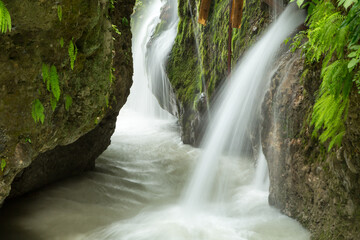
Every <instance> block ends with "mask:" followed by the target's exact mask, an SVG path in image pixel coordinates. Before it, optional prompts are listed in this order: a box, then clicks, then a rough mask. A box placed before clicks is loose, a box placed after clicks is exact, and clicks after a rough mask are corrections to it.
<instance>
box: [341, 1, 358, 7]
mask: <svg viewBox="0 0 360 240" xmlns="http://www.w3.org/2000/svg"><path fill="white" fill-rule="evenodd" d="M356 2H357V0H340V1H339V3H338V6H341V5H342V6H344V8H346V9H347V8H349V7H350V6H351V5H352V4H354V3H356Z"/></svg>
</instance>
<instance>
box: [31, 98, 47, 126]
mask: <svg viewBox="0 0 360 240" xmlns="http://www.w3.org/2000/svg"><path fill="white" fill-rule="evenodd" d="M44 110H45V109H44V106H43V105H42V103H41V102H40V100H39V99H35V100H34V101H33V104H32V110H31V115H32V117H33V119H34V121H35V122H41V123H44V120H45V115H44Z"/></svg>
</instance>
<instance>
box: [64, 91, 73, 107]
mask: <svg viewBox="0 0 360 240" xmlns="http://www.w3.org/2000/svg"><path fill="white" fill-rule="evenodd" d="M72 102H73V100H72V98H71V97H70V96H69V95H67V94H66V95H65V109H66V111H69V109H70V106H71V105H72Z"/></svg>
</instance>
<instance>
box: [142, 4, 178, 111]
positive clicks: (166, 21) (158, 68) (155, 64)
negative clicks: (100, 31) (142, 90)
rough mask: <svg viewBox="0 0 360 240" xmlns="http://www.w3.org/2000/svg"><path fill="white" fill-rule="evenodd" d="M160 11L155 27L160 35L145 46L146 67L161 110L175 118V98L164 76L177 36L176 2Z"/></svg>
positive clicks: (164, 6)
mask: <svg viewBox="0 0 360 240" xmlns="http://www.w3.org/2000/svg"><path fill="white" fill-rule="evenodd" d="M162 11H163V13H162V17H161V21H162V22H160V23H159V24H158V26H157V28H159V31H160V34H158V33H156V34H157V35H158V36H153V38H152V39H151V40H150V41H149V43H148V44H147V45H148V51H147V53H146V66H147V73H148V77H149V81H150V85H149V87H150V90H151V92H152V93H153V94H154V95H155V97H156V98H157V100H158V102H159V104H160V106H161V107H162V108H163V109H165V110H167V111H168V112H170V113H171V114H172V115H175V116H176V115H178V113H177V106H176V100H175V99H176V97H175V94H174V91H173V89H172V87H171V85H170V82H169V79H168V77H167V74H166V63H167V60H168V56H169V54H170V51H171V49H172V47H173V45H174V41H175V38H176V34H177V25H178V22H179V17H178V14H177V11H178V7H177V1H176V0H168V1H167V2H165V4H164V5H163V6H162Z"/></svg>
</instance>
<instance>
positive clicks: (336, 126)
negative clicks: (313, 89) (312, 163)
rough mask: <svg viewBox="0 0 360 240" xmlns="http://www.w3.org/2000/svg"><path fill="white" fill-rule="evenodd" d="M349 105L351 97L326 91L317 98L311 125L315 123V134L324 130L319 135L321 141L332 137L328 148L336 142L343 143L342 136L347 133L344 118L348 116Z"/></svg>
mask: <svg viewBox="0 0 360 240" xmlns="http://www.w3.org/2000/svg"><path fill="white" fill-rule="evenodd" d="M348 107H349V98H342V97H338V98H335V97H334V95H332V94H330V93H329V92H326V93H324V94H323V95H321V96H320V98H318V99H317V101H316V103H315V105H314V109H313V114H312V120H311V125H314V128H315V129H314V132H313V135H314V136H317V134H318V132H319V131H320V129H323V130H324V131H323V132H322V133H321V135H320V136H319V140H320V141H321V142H323V143H324V142H326V141H327V140H328V139H331V141H330V144H329V147H328V150H329V151H330V150H331V148H332V147H333V146H334V145H335V144H336V145H337V146H339V145H340V144H341V140H342V137H343V136H344V134H345V132H346V131H345V124H344V121H343V119H346V118H347V112H348Z"/></svg>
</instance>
